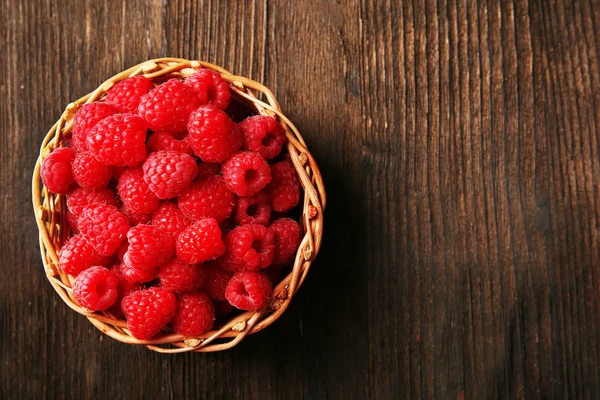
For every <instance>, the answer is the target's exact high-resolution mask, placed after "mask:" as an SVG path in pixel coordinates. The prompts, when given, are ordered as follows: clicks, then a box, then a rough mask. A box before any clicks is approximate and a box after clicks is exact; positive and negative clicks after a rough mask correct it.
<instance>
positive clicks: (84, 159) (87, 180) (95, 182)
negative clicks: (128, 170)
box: [71, 151, 112, 188]
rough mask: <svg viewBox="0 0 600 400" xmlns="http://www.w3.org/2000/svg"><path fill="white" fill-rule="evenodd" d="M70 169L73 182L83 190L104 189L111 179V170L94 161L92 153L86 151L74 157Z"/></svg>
mask: <svg viewBox="0 0 600 400" xmlns="http://www.w3.org/2000/svg"><path fill="white" fill-rule="evenodd" d="M71 169H72V171H73V179H75V182H77V184H78V185H79V186H81V187H84V188H102V187H106V185H108V182H110V178H112V169H111V168H110V167H109V166H108V165H104V164H102V163H101V162H99V161H98V160H96V158H94V156H93V155H92V153H90V152H87V151H81V152H79V153H77V154H76V155H75V158H74V159H73V164H72V165H71Z"/></svg>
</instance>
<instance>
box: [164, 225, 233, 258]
mask: <svg viewBox="0 0 600 400" xmlns="http://www.w3.org/2000/svg"><path fill="white" fill-rule="evenodd" d="M176 250H177V258H179V259H180V260H181V261H183V262H185V263H188V264H198V263H201V262H204V261H208V260H213V259H215V258H217V257H219V256H221V255H222V254H223V253H224V252H225V245H224V244H223V240H222V239H221V230H220V229H219V224H218V223H217V221H216V220H215V219H213V218H207V219H203V220H200V221H198V222H196V223H194V224H193V225H190V226H188V227H187V228H185V230H184V231H183V232H181V234H180V235H179V237H178V238H177V243H176Z"/></svg>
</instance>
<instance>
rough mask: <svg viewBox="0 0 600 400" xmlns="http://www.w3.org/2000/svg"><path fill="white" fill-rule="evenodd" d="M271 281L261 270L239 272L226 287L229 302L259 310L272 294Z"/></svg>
mask: <svg viewBox="0 0 600 400" xmlns="http://www.w3.org/2000/svg"><path fill="white" fill-rule="evenodd" d="M272 290H273V289H272V287H271V282H270V281H269V278H267V277H266V275H264V274H261V273H260V272H252V271H246V272H238V273H237V274H235V275H234V276H233V278H231V280H230V281H229V283H228V284H227V289H225V297H226V298H227V301H229V304H231V305H232V306H234V307H236V308H239V309H240V310H258V309H259V308H261V307H262V306H263V305H264V304H265V303H266V302H267V299H268V298H269V297H270V296H271V293H272Z"/></svg>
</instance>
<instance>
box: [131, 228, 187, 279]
mask: <svg viewBox="0 0 600 400" xmlns="http://www.w3.org/2000/svg"><path fill="white" fill-rule="evenodd" d="M127 241H128V242H129V248H128V249H127V253H125V256H124V257H123V261H125V263H126V264H127V266H129V267H132V268H137V269H143V270H146V271H149V270H153V269H155V268H156V267H159V266H161V265H162V264H164V263H165V262H167V261H168V260H169V259H170V258H171V257H173V256H174V255H175V240H173V238H172V237H171V236H170V235H167V234H166V233H163V232H161V231H160V230H158V229H157V228H156V227H155V226H152V225H137V226H134V227H133V228H131V229H130V230H129V232H127Z"/></svg>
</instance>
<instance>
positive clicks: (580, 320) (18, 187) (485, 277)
mask: <svg viewBox="0 0 600 400" xmlns="http://www.w3.org/2000/svg"><path fill="white" fill-rule="evenodd" d="M0 7H1V8H0V9H1V12H0V49H1V50H0V178H1V189H0V193H1V194H0V196H1V198H2V203H1V209H2V211H1V213H2V214H1V215H2V216H1V218H2V224H1V231H0V232H1V234H2V236H1V241H0V243H1V248H0V261H1V265H2V268H3V271H2V272H3V274H2V279H0V327H1V328H0V335H1V342H2V348H1V352H0V360H1V364H0V371H1V374H0V375H1V377H2V378H1V380H2V382H1V384H0V398H3V399H19V398H24V399H30V398H31V399H43V398H48V399H66V398H77V399H98V398H115V399H117V398H128V399H134V398H160V399H181V398H215V399H225V398H227V399H228V398H240V399H326V398H327V399H377V400H378V399H400V398H402V399H409V398H410V399H413V398H416V399H418V398H424V399H431V398H438V399H463V398H464V399H495V398H503V399H518V398H527V399H536V398H544V399H565V398H592V399H598V398H600V383H599V382H600V368H599V367H600V364H599V357H600V354H599V351H600V340H599V336H598V334H599V333H600V332H599V331H600V309H599V306H600V297H599V295H600V276H599V265H600V263H599V261H600V260H599V246H598V240H599V236H600V232H599V230H598V225H599V222H600V199H599V197H598V196H599V194H600V192H599V187H598V185H599V184H600V159H599V157H598V156H599V151H600V149H599V146H600V141H599V136H600V132H599V127H600V109H599V106H600V76H599V75H600V58H599V52H600V48H599V46H600V3H599V2H598V1H595V0H583V1H577V0H573V1H568V0H555V1H552V2H547V1H544V0H530V1H527V0H514V1H511V0H507V1H501V0H497V1H493V0H490V1H488V2H486V1H483V0H479V1H476V0H473V1H470V0H420V1H419V0H414V1H394V0H386V1H375V0H352V1H346V0H337V1H316V0H295V1H285V2H284V1H280V2H276V1H264V0H257V1H240V2H235V1H214V0H213V1H210V0H204V1H193V0H179V1H166V0H164V1H161V0H145V1H142V0H139V1H126V2H121V1H95V0H94V1H92V0H87V1H75V0H72V1H58V0H39V1H38V0H36V1H24V0H23V1H19V0H7V1H4V2H3V3H2V5H1V6H0ZM160 56H178V57H186V58H192V59H202V60H207V61H210V62H214V63H217V64H220V65H222V66H224V67H226V68H228V69H230V70H232V71H234V72H235V73H237V74H240V75H245V76H249V77H251V78H254V79H256V80H258V81H261V82H263V83H265V84H266V85H267V86H269V87H270V88H271V89H272V90H273V91H274V92H275V94H276V95H277V97H278V99H279V101H280V102H281V104H282V107H283V109H284V112H285V113H286V114H287V115H288V116H289V117H290V118H291V119H292V120H293V121H294V123H295V124H296V125H297V126H298V128H299V129H300V131H301V132H302V133H303V136H304V138H305V139H306V141H307V142H308V144H309V147H310V149H311V150H312V152H313V154H314V155H315V157H316V158H317V160H319V162H320V166H321V169H322V172H323V175H324V178H325V182H326V187H327V189H328V194H329V202H328V210H327V211H326V218H325V226H326V229H325V230H326V233H325V238H324V245H323V249H322V253H321V254H320V255H319V257H318V259H317V261H316V263H315V264H314V267H313V269H312V270H311V273H310V275H309V278H308V280H307V282H306V284H305V285H304V286H303V287H302V289H301V291H300V292H299V294H298V296H297V297H296V298H295V300H294V302H293V304H292V306H291V308H290V309H289V310H288V311H287V312H286V314H285V315H284V316H283V318H281V319H280V320H279V321H278V322H277V323H275V324H274V325H272V326H271V327H269V329H267V330H266V331H264V332H262V333H260V334H257V335H255V336H253V337H250V338H248V339H246V340H245V341H244V342H242V344H241V345H240V346H238V347H237V348H235V349H233V350H231V351H227V352H222V353H217V354H185V355H178V356H168V355H159V354H155V353H152V352H150V351H148V350H146V349H145V348H143V347H133V346H127V345H124V344H121V343H118V342H116V341H114V340H112V339H110V338H108V337H104V336H103V335H102V334H101V333H100V332H99V331H97V330H96V329H95V328H94V327H93V326H92V325H91V324H89V322H88V321H87V320H85V319H84V318H82V317H80V316H79V315H77V314H75V313H74V312H72V311H71V310H69V309H68V308H67V307H66V306H65V305H64V304H63V303H62V301H61V300H60V299H59V298H58V296H57V295H56V294H55V293H54V291H53V290H52V288H51V287H50V285H49V284H48V283H47V282H46V278H45V276H44V272H43V269H42V265H41V261H40V256H39V253H38V242H37V240H38V236H37V231H36V227H35V221H34V217H33V212H32V207H31V205H30V204H31V203H30V191H31V190H30V185H31V184H30V177H31V172H32V168H33V165H34V160H35V158H36V157H37V153H38V149H39V145H40V143H41V141H42V137H43V136H44V134H45V133H46V131H47V130H48V129H49V128H50V126H51V125H52V124H53V122H54V121H55V120H56V119H57V118H58V117H59V115H60V113H61V111H62V110H63V109H64V107H65V106H66V105H67V104H68V103H69V102H70V101H71V100H73V99H76V98H79V97H80V96H82V95H84V94H86V93H88V92H90V91H91V90H92V89H94V88H95V87H96V86H97V85H99V84H100V83H101V82H102V81H103V80H105V79H106V78H108V77H109V76H112V75H113V74H115V73H117V72H118V71H120V70H123V69H124V68H126V67H129V66H132V65H134V64H136V63H139V62H141V61H143V60H145V59H148V58H154V57H160Z"/></svg>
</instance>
